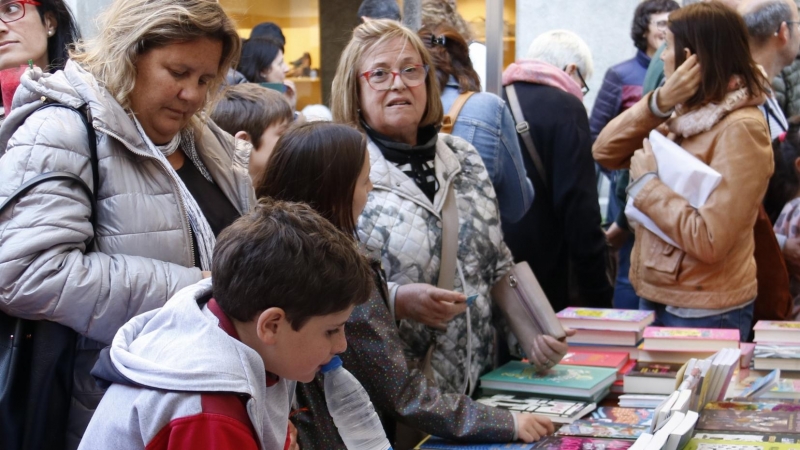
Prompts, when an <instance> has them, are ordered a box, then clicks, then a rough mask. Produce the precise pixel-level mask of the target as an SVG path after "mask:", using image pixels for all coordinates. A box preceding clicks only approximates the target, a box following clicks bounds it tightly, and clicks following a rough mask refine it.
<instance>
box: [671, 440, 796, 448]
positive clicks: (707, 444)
mask: <svg viewBox="0 0 800 450" xmlns="http://www.w3.org/2000/svg"><path fill="white" fill-rule="evenodd" d="M683 450H797V445H795V444H784V443H780V442H768V443H767V442H763V443H760V442H742V441H718V440H705V439H697V438H692V439H690V440H689V442H688V443H687V444H686V447H684V448H683Z"/></svg>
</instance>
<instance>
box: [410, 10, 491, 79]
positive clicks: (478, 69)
mask: <svg viewBox="0 0 800 450" xmlns="http://www.w3.org/2000/svg"><path fill="white" fill-rule="evenodd" d="M421 13H422V25H423V26H427V27H428V28H434V27H436V26H437V25H439V24H445V25H449V26H451V27H453V28H455V29H456V30H457V31H458V33H459V34H461V37H462V38H464V41H466V42H467V44H468V45H469V59H470V61H471V62H472V68H473V69H474V70H475V73H477V74H478V80H479V82H480V83H479V85H480V86H481V90H483V91H485V90H486V45H484V44H482V43H480V42H478V41H476V40H475V38H474V35H473V33H472V29H471V28H470V26H469V24H468V23H467V21H466V20H464V18H463V17H462V16H461V14H459V12H458V9H457V7H456V2H455V0H422V4H421Z"/></svg>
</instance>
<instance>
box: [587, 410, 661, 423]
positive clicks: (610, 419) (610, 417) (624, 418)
mask: <svg viewBox="0 0 800 450" xmlns="http://www.w3.org/2000/svg"><path fill="white" fill-rule="evenodd" d="M585 420H587V421H590V422H606V423H625V424H629V425H636V426H640V427H649V426H650V424H651V423H652V422H653V410H652V409H650V408H620V407H616V406H602V407H600V408H597V409H596V410H594V412H592V414H591V415H590V416H589V417H587V418H586V419H585Z"/></svg>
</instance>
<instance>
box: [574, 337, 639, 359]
mask: <svg viewBox="0 0 800 450" xmlns="http://www.w3.org/2000/svg"><path fill="white" fill-rule="evenodd" d="M567 342H568V343H569V350H570V351H576V352H595V353H626V354H627V355H628V357H629V358H630V359H638V358H639V344H640V343H637V344H636V345H603V344H576V343H571V342H569V341H567ZM595 342H596V341H595Z"/></svg>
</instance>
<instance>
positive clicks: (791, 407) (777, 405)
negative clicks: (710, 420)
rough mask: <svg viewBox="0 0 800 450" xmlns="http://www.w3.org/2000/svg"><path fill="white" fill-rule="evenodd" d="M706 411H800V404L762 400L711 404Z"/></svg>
mask: <svg viewBox="0 0 800 450" xmlns="http://www.w3.org/2000/svg"><path fill="white" fill-rule="evenodd" d="M705 409H709V410H710V409H732V410H739V411H787V412H791V411H800V404H798V403H792V402H785V401H768V400H761V401H757V402H740V401H732V402H710V403H708V404H707V405H706V407H705Z"/></svg>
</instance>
